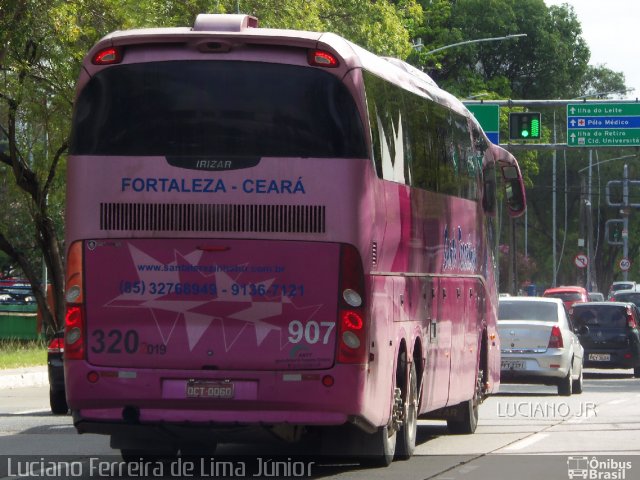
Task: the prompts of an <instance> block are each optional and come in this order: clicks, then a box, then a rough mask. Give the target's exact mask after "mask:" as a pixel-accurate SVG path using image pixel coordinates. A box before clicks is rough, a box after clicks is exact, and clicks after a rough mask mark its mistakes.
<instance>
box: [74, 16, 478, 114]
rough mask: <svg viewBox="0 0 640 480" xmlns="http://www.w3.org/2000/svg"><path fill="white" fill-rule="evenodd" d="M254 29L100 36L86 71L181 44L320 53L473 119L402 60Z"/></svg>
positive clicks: (327, 39) (236, 22) (203, 26)
mask: <svg viewBox="0 0 640 480" xmlns="http://www.w3.org/2000/svg"><path fill="white" fill-rule="evenodd" d="M257 24H258V23H257V19H255V17H251V16H249V15H225V14H200V15H198V17H197V18H196V21H195V23H194V26H193V27H192V28H191V27H171V28H144V29H133V30H121V31H116V32H112V33H110V34H108V35H106V36H105V37H103V38H102V39H101V40H100V41H99V42H98V43H97V44H96V45H94V47H93V48H92V49H91V50H90V51H89V53H88V55H87V57H86V58H85V63H84V66H85V70H86V71H87V73H88V74H89V75H93V74H94V73H95V72H96V71H97V70H99V69H101V68H103V67H102V66H96V65H93V64H92V63H91V59H92V58H93V57H94V56H95V55H96V54H97V53H98V52H100V51H101V50H103V49H105V48H108V47H125V46H133V45H145V44H147V45H149V44H165V45H166V44H172V45H178V44H185V45H187V46H190V47H193V48H197V49H199V50H201V51H207V50H208V49H209V48H212V47H211V46H212V45H215V49H216V50H215V51H228V50H230V49H232V48H235V47H237V46H240V45H243V44H246V43H251V44H254V45H255V44H260V45H274V46H280V45H284V46H291V47H300V48H319V49H324V50H328V51H330V52H332V53H333V54H335V55H337V56H338V57H339V59H340V60H341V62H342V64H343V66H344V67H343V72H345V73H346V72H347V71H349V70H351V69H356V68H364V69H365V70H367V71H369V72H371V73H373V74H375V75H377V76H380V77H382V78H384V79H385V80H387V81H390V82H393V83H396V84H398V85H400V86H402V87H403V88H407V89H409V90H413V91H415V92H416V93H418V94H420V95H422V96H426V97H427V98H430V99H431V100H434V101H436V102H438V103H440V104H442V105H444V106H446V107H448V108H450V109H451V110H454V111H456V112H457V113H459V114H462V115H464V116H466V117H471V118H473V116H472V115H471V114H470V113H469V112H468V110H467V109H466V107H465V106H464V105H463V104H462V102H461V101H460V100H458V99H457V98H456V97H455V96H453V95H451V94H450V93H448V92H446V91H444V90H442V89H440V88H439V87H438V86H437V85H436V83H435V82H434V81H433V80H432V79H431V77H429V75H427V74H426V73H424V72H422V71H420V70H418V69H416V68H415V67H413V66H411V65H409V64H407V63H406V62H403V61H402V60H399V59H396V58H385V57H380V56H378V55H375V54H373V53H371V52H369V51H368V50H365V49H364V48H362V47H359V46H358V45H356V44H354V43H352V42H350V41H348V40H346V39H345V38H343V37H341V36H339V35H336V34H334V33H328V32H309V31H302V30H283V29H275V28H258V27H257ZM212 40H215V41H212ZM211 51H214V50H211Z"/></svg>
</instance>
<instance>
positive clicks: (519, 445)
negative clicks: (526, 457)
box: [504, 433, 549, 450]
mask: <svg viewBox="0 0 640 480" xmlns="http://www.w3.org/2000/svg"><path fill="white" fill-rule="evenodd" d="M548 436H549V434H548V433H534V434H533V435H531V436H530V437H527V438H523V439H522V440H519V441H517V442H516V443H514V444H512V445H509V446H508V447H505V448H504V449H505V450H522V449H524V448H527V447H529V446H531V445H533V444H534V443H537V442H539V441H540V440H543V439H545V438H547V437H548Z"/></svg>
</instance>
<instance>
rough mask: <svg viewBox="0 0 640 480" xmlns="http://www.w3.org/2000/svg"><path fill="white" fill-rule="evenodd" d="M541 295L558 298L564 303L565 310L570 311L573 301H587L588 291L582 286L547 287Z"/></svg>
mask: <svg viewBox="0 0 640 480" xmlns="http://www.w3.org/2000/svg"><path fill="white" fill-rule="evenodd" d="M542 296H543V297H551V298H559V299H560V300H562V303H564V306H565V308H566V309H567V312H570V311H571V307H572V305H573V304H574V303H578V302H588V301H589V293H588V292H587V290H586V289H585V288H583V287H577V286H568V287H567V286H563V287H555V288H547V289H546V290H545V291H544V293H543V294H542Z"/></svg>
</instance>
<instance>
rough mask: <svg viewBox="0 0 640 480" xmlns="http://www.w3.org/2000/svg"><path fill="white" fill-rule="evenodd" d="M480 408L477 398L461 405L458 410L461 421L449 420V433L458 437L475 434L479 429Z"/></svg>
mask: <svg viewBox="0 0 640 480" xmlns="http://www.w3.org/2000/svg"><path fill="white" fill-rule="evenodd" d="M478 406H479V402H478V401H477V399H476V397H474V398H472V399H470V400H467V401H466V402H462V403H460V404H459V405H458V406H457V407H456V408H457V409H458V410H459V415H458V418H459V419H449V420H447V427H448V428H449V432H451V433H453V434H456V435H468V434H471V433H474V432H475V431H476V428H477V427H478Z"/></svg>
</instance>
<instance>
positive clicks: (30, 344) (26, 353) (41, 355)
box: [0, 340, 47, 370]
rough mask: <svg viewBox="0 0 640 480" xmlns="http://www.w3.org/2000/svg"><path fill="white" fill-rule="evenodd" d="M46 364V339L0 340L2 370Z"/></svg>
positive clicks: (0, 365) (0, 366) (0, 368)
mask: <svg viewBox="0 0 640 480" xmlns="http://www.w3.org/2000/svg"><path fill="white" fill-rule="evenodd" d="M46 364H47V344H46V342H45V340H28V341H25V340H0V370H2V369H6V368H20V367H36V366H40V365H46Z"/></svg>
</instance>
